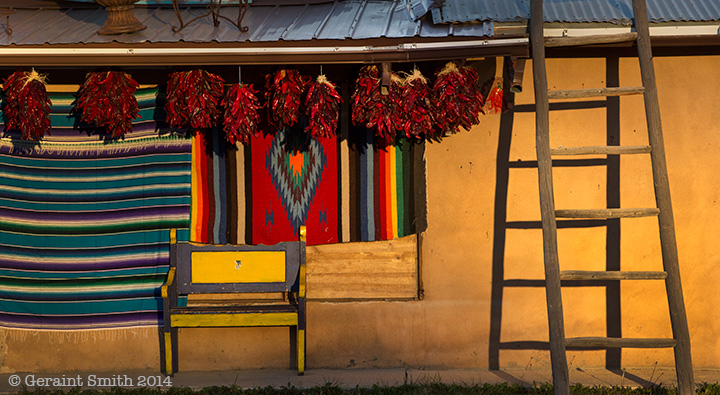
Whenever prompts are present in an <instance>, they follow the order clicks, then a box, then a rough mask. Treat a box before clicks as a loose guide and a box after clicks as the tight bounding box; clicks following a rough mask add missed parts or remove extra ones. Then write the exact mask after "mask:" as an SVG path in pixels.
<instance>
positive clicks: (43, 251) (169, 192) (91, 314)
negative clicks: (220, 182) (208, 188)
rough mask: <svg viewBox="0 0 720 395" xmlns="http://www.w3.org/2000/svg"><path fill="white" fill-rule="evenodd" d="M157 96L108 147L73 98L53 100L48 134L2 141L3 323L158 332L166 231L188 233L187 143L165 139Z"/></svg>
mask: <svg viewBox="0 0 720 395" xmlns="http://www.w3.org/2000/svg"><path fill="white" fill-rule="evenodd" d="M156 94H157V89H149V90H140V91H138V92H137V97H138V102H139V105H140V107H141V111H140V113H141V116H142V119H139V120H138V121H137V122H136V123H135V124H134V125H133V129H134V130H133V131H132V132H131V133H128V134H126V137H125V139H123V140H120V141H113V142H104V141H102V138H101V137H100V136H98V135H97V134H93V131H92V130H90V129H77V128H74V126H75V123H76V122H75V120H74V118H73V117H72V116H70V115H69V112H70V106H71V103H72V100H73V97H72V95H71V94H61V93H51V99H52V101H53V114H52V130H51V133H52V136H46V137H45V138H44V139H43V140H42V141H41V142H39V143H34V142H26V141H21V140H19V139H18V138H17V136H12V135H10V134H8V133H6V134H5V136H4V137H3V138H2V139H0V184H2V188H0V326H4V327H9V328H31V329H51V330H52V329H91V328H104V329H107V328H119V327H131V326H144V325H158V323H159V322H160V321H161V318H162V317H161V310H162V298H161V297H160V292H159V287H160V285H161V284H162V283H163V282H164V280H165V277H166V274H167V270H168V264H169V248H168V245H169V229H170V228H174V227H175V228H183V229H184V230H182V231H181V232H180V238H181V239H184V240H187V239H188V237H189V234H188V232H187V229H188V227H189V214H190V201H191V200H190V192H191V188H190V186H191V148H192V145H191V140H190V139H186V138H177V137H172V136H169V135H164V136H160V133H159V131H158V125H157V123H156V122H155V121H154V120H153V116H154V114H155V112H156V111H155V107H156V104H155V97H156Z"/></svg>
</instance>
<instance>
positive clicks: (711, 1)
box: [432, 0, 720, 24]
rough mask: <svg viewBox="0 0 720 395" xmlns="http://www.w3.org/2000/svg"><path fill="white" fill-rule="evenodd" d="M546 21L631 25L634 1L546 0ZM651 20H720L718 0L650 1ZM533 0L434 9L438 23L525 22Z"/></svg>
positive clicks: (469, 0) (465, 1) (479, 1)
mask: <svg viewBox="0 0 720 395" xmlns="http://www.w3.org/2000/svg"><path fill="white" fill-rule="evenodd" d="M543 6H544V7H543V9H544V14H545V21H546V22H566V23H583V22H607V23H614V24H628V23H630V22H631V18H632V14H633V11H632V0H601V1H600V0H545V1H544V3H543ZM647 8H648V17H649V20H650V22H651V23H660V22H710V21H718V20H720V1H718V0H692V1H689V0H647ZM529 15H530V0H446V1H445V2H444V3H443V4H442V5H441V6H440V7H435V8H433V9H432V16H433V21H434V22H435V23H456V22H461V23H462V22H472V21H494V22H523V21H525V20H527V19H528V17H529Z"/></svg>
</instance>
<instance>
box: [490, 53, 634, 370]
mask: <svg viewBox="0 0 720 395" xmlns="http://www.w3.org/2000/svg"><path fill="white" fill-rule="evenodd" d="M605 62H606V81H607V86H608V87H612V86H619V58H618V57H616V56H615V57H607V58H606V60H605ZM505 63H506V64H507V63H509V62H505ZM503 81H504V83H505V84H506V86H504V87H503V88H504V92H505V97H506V99H507V100H508V102H509V103H510V107H511V108H514V110H513V111H508V112H505V113H503V114H502V115H501V118H500V128H499V129H500V130H499V138H498V148H497V155H496V174H495V176H496V177H495V179H496V186H495V196H494V199H495V202H494V207H495V213H494V219H493V250H492V275H491V278H492V285H491V296H490V336H489V352H488V366H489V368H490V369H491V370H499V369H500V353H501V351H503V350H549V344H548V342H543V341H512V342H502V341H501V334H502V318H503V317H502V314H503V309H502V306H503V295H504V288H505V287H536V288H544V287H545V281H544V280H537V279H506V278H505V264H506V262H505V248H506V242H507V231H508V229H541V228H542V224H541V222H540V221H508V220H507V203H508V185H509V178H510V171H511V170H512V169H519V168H537V161H535V160H530V161H510V146H511V143H512V134H513V124H514V114H515V112H534V111H535V105H534V104H526V105H517V106H514V96H515V95H514V94H513V93H512V92H511V91H510V89H509V81H512V75H511V71H509V70H507V68H506V69H505V71H504V73H503ZM587 108H605V109H606V117H607V133H606V134H607V144H608V145H620V100H619V98H618V97H608V98H607V99H606V100H594V101H583V102H572V103H570V102H563V103H551V104H550V110H551V111H553V110H555V111H558V110H575V109H587ZM553 166H554V167H580V166H606V167H607V188H606V190H607V192H606V194H607V195H606V200H607V207H608V208H619V207H620V159H619V156H617V155H608V157H607V158H601V159H562V160H553ZM538 204H539V203H538ZM557 225H558V228H559V229H562V228H587V227H606V248H605V252H606V254H605V256H606V270H609V271H611V270H620V220H619V219H604V220H580V221H577V220H559V221H558V222H557ZM562 285H563V286H575V287H585V286H594V287H597V286H602V287H605V302H606V303H605V305H606V311H605V315H606V319H605V321H606V336H608V337H621V335H622V331H621V322H622V321H621V318H622V317H621V314H620V282H619V281H605V282H601V283H598V282H586V281H563V282H562ZM621 355H622V354H621V350H620V349H617V348H615V349H612V348H611V349H607V350H606V354H605V367H606V368H607V369H615V370H617V369H619V368H620V366H621V363H622V360H621Z"/></svg>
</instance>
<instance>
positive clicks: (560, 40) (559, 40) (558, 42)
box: [544, 33, 637, 47]
mask: <svg viewBox="0 0 720 395" xmlns="http://www.w3.org/2000/svg"><path fill="white" fill-rule="evenodd" d="M636 39H637V33H620V34H603V35H592V36H580V37H547V38H545V40H544V42H545V46H546V47H570V46H577V45H593V44H614V43H624V42H628V41H635V40H636Z"/></svg>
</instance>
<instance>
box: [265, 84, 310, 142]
mask: <svg viewBox="0 0 720 395" xmlns="http://www.w3.org/2000/svg"><path fill="white" fill-rule="evenodd" d="M265 80H266V83H265V97H266V99H267V105H268V117H269V119H270V123H271V124H273V125H274V126H275V127H276V128H278V129H285V128H286V127H289V126H292V125H294V124H295V122H297V121H298V117H299V116H300V104H301V103H302V97H303V93H304V92H305V89H306V87H307V84H308V82H309V78H308V77H306V76H303V75H300V72H299V71H297V70H280V71H278V72H276V73H274V74H268V75H266V76H265Z"/></svg>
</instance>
